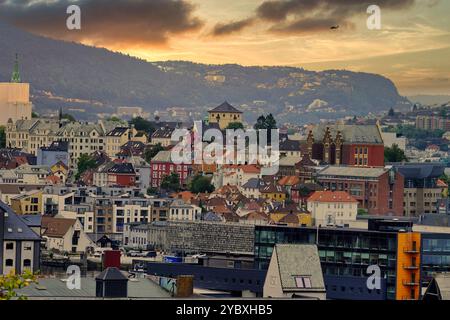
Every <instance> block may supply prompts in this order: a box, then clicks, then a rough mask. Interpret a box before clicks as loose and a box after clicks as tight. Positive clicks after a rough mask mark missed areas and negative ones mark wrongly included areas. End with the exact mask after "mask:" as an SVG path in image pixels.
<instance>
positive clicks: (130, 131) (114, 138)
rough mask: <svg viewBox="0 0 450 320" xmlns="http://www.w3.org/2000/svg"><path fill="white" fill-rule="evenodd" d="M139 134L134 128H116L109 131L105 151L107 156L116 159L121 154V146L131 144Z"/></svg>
mask: <svg viewBox="0 0 450 320" xmlns="http://www.w3.org/2000/svg"><path fill="white" fill-rule="evenodd" d="M136 133H137V131H136V129H135V128H134V127H132V128H128V127H116V128H114V129H113V130H111V131H109V132H108V133H107V134H106V136H105V142H106V143H105V151H106V154H107V155H108V156H109V157H111V158H115V157H116V155H117V154H118V153H119V152H120V148H121V146H123V145H124V144H126V143H127V142H129V141H130V140H131V139H132V138H133V137H134V135H135V134H136Z"/></svg>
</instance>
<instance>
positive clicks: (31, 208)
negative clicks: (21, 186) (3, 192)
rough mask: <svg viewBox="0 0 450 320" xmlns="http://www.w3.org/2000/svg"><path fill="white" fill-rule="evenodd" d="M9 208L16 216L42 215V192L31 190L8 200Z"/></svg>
mask: <svg viewBox="0 0 450 320" xmlns="http://www.w3.org/2000/svg"><path fill="white" fill-rule="evenodd" d="M10 201H11V208H12V209H13V210H14V212H16V213H17V214H20V215H24V214H42V211H43V208H42V191H39V190H33V191H29V192H26V193H23V194H19V195H17V196H15V197H12V198H11V199H10Z"/></svg>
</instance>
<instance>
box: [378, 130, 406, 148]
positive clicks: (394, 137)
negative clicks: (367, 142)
mask: <svg viewBox="0 0 450 320" xmlns="http://www.w3.org/2000/svg"><path fill="white" fill-rule="evenodd" d="M381 137H382V138H383V142H384V146H385V147H388V148H392V147H393V146H394V145H397V146H398V147H399V148H400V149H401V150H403V151H405V150H406V142H407V140H406V137H402V136H399V135H398V134H397V133H396V132H381Z"/></svg>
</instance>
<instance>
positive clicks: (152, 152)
mask: <svg viewBox="0 0 450 320" xmlns="http://www.w3.org/2000/svg"><path fill="white" fill-rule="evenodd" d="M162 150H165V149H164V147H163V146H162V145H161V143H157V144H155V145H154V146H151V147H150V148H148V149H146V150H145V152H144V158H145V161H147V162H148V163H150V161H151V160H152V159H153V158H154V157H155V156H156V155H157V154H158V152H160V151H162Z"/></svg>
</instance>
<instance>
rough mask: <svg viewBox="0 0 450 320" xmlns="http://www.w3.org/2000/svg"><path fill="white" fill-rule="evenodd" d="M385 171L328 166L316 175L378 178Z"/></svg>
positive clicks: (383, 169) (380, 169) (382, 169)
mask: <svg viewBox="0 0 450 320" xmlns="http://www.w3.org/2000/svg"><path fill="white" fill-rule="evenodd" d="M386 171H387V169H385V168H382V167H379V168H365V167H351V166H348V167H347V166H328V167H326V168H325V169H323V170H321V171H320V172H319V173H318V176H319V177H321V176H340V177H342V176H343V177H361V178H378V177H379V176H381V175H382V174H383V173H385V172H386Z"/></svg>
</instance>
